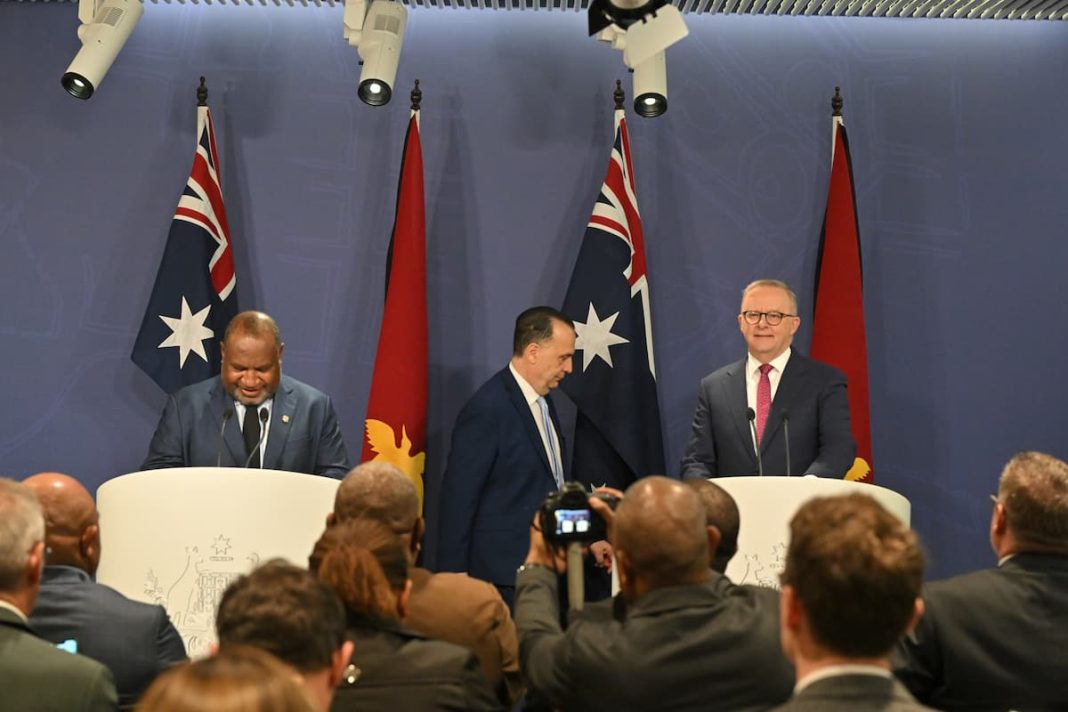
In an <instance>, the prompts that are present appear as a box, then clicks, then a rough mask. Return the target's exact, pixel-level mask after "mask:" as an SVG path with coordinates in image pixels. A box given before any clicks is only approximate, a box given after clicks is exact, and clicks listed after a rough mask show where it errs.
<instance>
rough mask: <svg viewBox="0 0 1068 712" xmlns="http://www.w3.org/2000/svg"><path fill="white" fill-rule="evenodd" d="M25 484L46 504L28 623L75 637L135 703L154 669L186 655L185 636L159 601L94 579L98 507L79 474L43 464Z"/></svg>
mask: <svg viewBox="0 0 1068 712" xmlns="http://www.w3.org/2000/svg"><path fill="white" fill-rule="evenodd" d="M23 484H25V485H26V486H27V487H29V488H30V489H31V490H33V493H34V494H35V495H37V499H38V501H40V503H41V509H42V510H43V511H44V518H45V550H46V551H47V552H48V557H47V559H48V560H47V562H46V563H47V565H46V566H45V570H44V576H43V578H42V581H41V592H40V593H39V594H38V596H37V605H36V606H34V609H33V613H32V614H31V615H30V627H32V628H33V630H34V632H35V633H37V634H38V635H39V636H41V637H42V638H44V639H45V640H47V641H49V642H51V643H57V644H58V643H64V642H66V641H72V642H71V643H68V645H72V646H76V649H77V652H79V653H82V654H83V655H86V656H88V657H90V658H92V659H93V660H96V661H98V662H101V663H103V664H104V665H106V666H107V667H108V669H109V670H111V674H112V675H113V676H114V678H115V687H116V688H117V689H118V693H119V704H120V705H122V706H124V707H126V706H132V705H133V703H134V702H136V701H137V698H138V697H139V696H140V695H141V693H142V692H144V691H145V689H146V688H147V687H148V685H149V684H150V683H151V682H152V680H154V679H155V677H156V675H158V674H159V673H160V672H162V671H163V670H165V669H167V668H168V667H170V666H171V665H174V664H176V663H180V662H182V661H184V660H185V659H186V655H185V645H184V644H183V643H182V638H181V636H180V635H178V631H177V630H175V628H174V625H172V624H171V620H170V618H168V617H167V611H166V610H165V609H164V608H163V607H162V606H153V605H149V604H147V603H141V602H138V601H132V600H130V599H129V598H126V596H123V595H122V594H121V593H119V592H118V591H116V590H115V589H113V588H109V587H107V586H104V585H101V584H98V583H96V582H95V581H94V578H93V577H94V576H95V575H96V569H97V565H98V564H99V563H100V526H99V520H100V515H99V514H98V513H97V511H96V504H95V503H94V502H93V497H92V495H90V494H89V492H88V491H87V490H86V489H85V487H83V486H82V485H81V483H80V482H78V481H77V480H75V479H74V478H73V477H70V476H68V475H63V474H59V473H56V472H42V473H40V474H37V475H34V476H32V477H29V478H27V479H26V480H25V481H24V482H23Z"/></svg>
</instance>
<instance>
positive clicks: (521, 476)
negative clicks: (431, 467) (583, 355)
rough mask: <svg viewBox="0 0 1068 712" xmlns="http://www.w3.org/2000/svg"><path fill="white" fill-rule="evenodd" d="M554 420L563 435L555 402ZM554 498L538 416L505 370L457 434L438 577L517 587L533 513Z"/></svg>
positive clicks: (463, 417) (472, 405)
mask: <svg viewBox="0 0 1068 712" xmlns="http://www.w3.org/2000/svg"><path fill="white" fill-rule="evenodd" d="M549 414H550V416H551V417H552V420H553V425H554V426H555V427H556V431H557V433H558V434H559V432H560V425H559V422H558V421H557V418H556V409H555V408H554V407H553V404H552V400H551V399H550V400H549ZM560 450H561V452H563V442H562V438H561V448H560ZM555 490H556V481H555V480H554V479H553V474H552V470H551V469H550V466H549V458H548V457H547V456H546V454H545V447H544V445H543V444H542V440H541V436H540V435H539V434H538V427H537V425H536V424H535V422H534V416H533V415H532V414H531V412H530V407H529V406H528V405H527V402H526V399H525V398H524V397H523V392H522V391H521V390H520V389H519V384H518V383H516V380H515V377H514V376H512V373H511V371H510V370H509V369H508V368H505V369H503V370H501V371H499V372H498V373H497V374H496V375H494V376H493V377H492V378H490V379H489V380H488V381H486V383H484V384H483V385H482V387H481V388H479V389H478V391H476V392H475V394H474V395H473V396H471V399H470V400H469V401H467V403H466V404H465V405H464V407H463V409H462V410H461V411H460V415H459V416H458V417H457V419H456V426H455V427H454V428H453V431H452V447H451V449H450V450H449V459H448V463H447V465H446V467H445V474H444V476H443V478H442V492H441V505H440V508H439V517H440V524H439V528H438V558H437V564H438V570H440V571H466V572H467V573H468V574H469V575H471V576H474V577H475V578H480V579H482V580H484V581H489V582H490V583H493V584H496V585H498V586H506V587H511V586H514V585H515V571H516V569H517V568H518V567H519V565H520V564H522V563H523V559H524V558H525V557H526V554H527V549H528V548H529V547H530V522H531V520H532V519H533V517H534V512H535V511H537V509H538V506H539V505H540V504H541V503H542V501H543V500H544V499H545V496H546V495H547V494H548V493H550V492H553V491H555Z"/></svg>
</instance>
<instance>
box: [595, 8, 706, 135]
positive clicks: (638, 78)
mask: <svg viewBox="0 0 1068 712" xmlns="http://www.w3.org/2000/svg"><path fill="white" fill-rule="evenodd" d="M589 27H590V35H591V36H593V35H596V37H597V39H599V40H601V41H602V42H607V43H609V44H610V45H612V47H613V48H615V49H618V50H620V51H622V53H623V64H624V65H626V67H627V68H628V69H630V70H631V73H632V75H633V82H634V111H635V112H636V113H637V114H638V115H639V116H644V117H646V118H653V117H656V116H660V115H661V114H663V113H664V112H665V111H667V57H666V54H665V52H666V50H667V48H668V47H670V46H671V45H673V44H675V43H676V42H678V41H679V40H681V39H682V38H683V37H686V35H688V34H689V33H690V31H689V30H688V29H687V27H686V23H685V22H684V21H683V19H682V13H681V12H679V9H678V8H677V7H675V6H674V5H671V4H669V3H668V1H667V0H593V1H592V2H591V3H590V11H589Z"/></svg>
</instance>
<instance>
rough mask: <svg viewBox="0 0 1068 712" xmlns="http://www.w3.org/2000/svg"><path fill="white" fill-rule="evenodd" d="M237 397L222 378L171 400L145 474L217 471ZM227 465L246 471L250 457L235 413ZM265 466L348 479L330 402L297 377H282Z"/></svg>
mask: <svg viewBox="0 0 1068 712" xmlns="http://www.w3.org/2000/svg"><path fill="white" fill-rule="evenodd" d="M228 409H229V410H234V399H233V398H232V397H231V396H230V394H228V393H227V392H226V391H225V390H223V386H222V381H221V380H220V379H219V378H218V377H213V378H209V379H207V380H206V381H201V382H200V383H194V384H193V385H191V386H186V387H185V388H183V389H181V390H180V391H178V392H177V393H174V394H173V395H171V396H169V397H168V399H167V405H166V406H165V407H164V409H163V415H162V416H160V420H159V425H158V426H156V433H155V435H153V436H152V442H151V443H150V444H149V446H148V456H147V457H146V458H145V461H144V463H143V464H142V465H141V469H143V470H157V469H160V468H164V467H213V466H214V465H215V464H216V459H217V458H218V455H219V430H220V429H221V428H222V425H223V413H224V412H225V411H226V410H228ZM223 443H224V444H223V448H222V463H221V464H222V466H223V467H241V466H242V465H244V464H245V459H246V457H247V455H246V453H245V441H244V440H242V438H241V423H240V422H239V420H238V418H237V416H236V414H235V415H234V416H233V417H231V418H230V421H229V422H228V423H226V431H225V435H224V437H223ZM263 467H264V468H265V469H269V470H286V471H288V472H306V473H308V474H310V475H325V476H327V477H336V478H341V477H344V476H345V475H346V474H347V473H348V471H349V458H348V455H347V454H346V452H345V442H344V441H343V440H342V439H341V429H340V428H339V427H338V424H337V415H336V414H335V413H334V406H333V404H332V403H331V402H330V399H329V398H328V397H327V396H326V395H325V394H323V393H322V392H321V391H319V390H316V389H315V388H312V387H311V386H309V385H306V384H304V383H301V382H300V381H298V380H296V379H295V378H289V377H288V376H282V379H281V381H280V382H279V384H278V390H277V391H276V392H275V394H274V404H273V405H272V407H271V425H270V432H269V433H268V435H267V449H266V452H265V453H264V455H263Z"/></svg>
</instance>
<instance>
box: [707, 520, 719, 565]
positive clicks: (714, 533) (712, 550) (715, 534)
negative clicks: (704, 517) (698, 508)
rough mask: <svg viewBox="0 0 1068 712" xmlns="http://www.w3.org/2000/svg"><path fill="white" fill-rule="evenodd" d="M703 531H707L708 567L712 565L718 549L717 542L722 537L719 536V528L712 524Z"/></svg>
mask: <svg viewBox="0 0 1068 712" xmlns="http://www.w3.org/2000/svg"><path fill="white" fill-rule="evenodd" d="M705 529H706V530H707V531H708V565H709V566H711V565H712V561H713V560H714V559H715V558H716V550H718V549H719V542H720V541H722V539H723V535H722V534H720V531H719V527H717V526H715V525H714V524H709V525H708V526H707V527H705Z"/></svg>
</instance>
